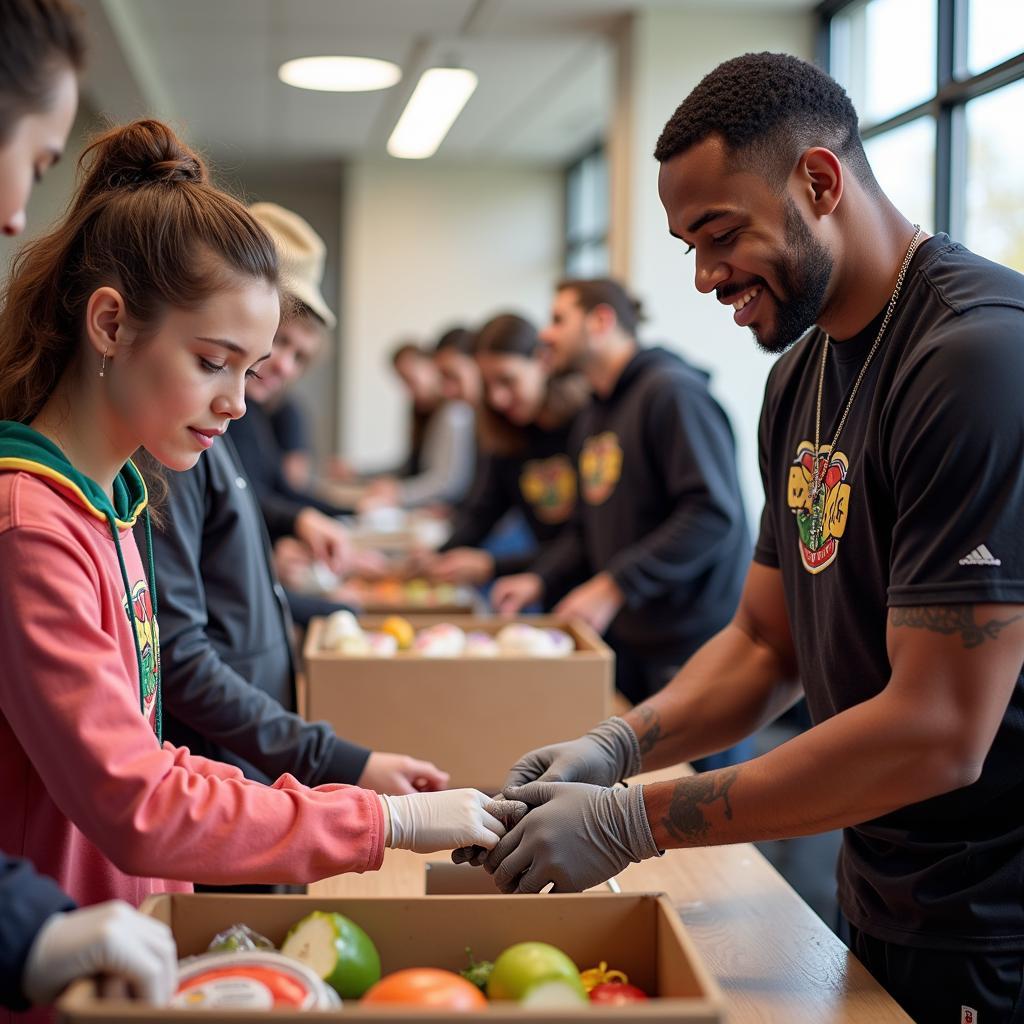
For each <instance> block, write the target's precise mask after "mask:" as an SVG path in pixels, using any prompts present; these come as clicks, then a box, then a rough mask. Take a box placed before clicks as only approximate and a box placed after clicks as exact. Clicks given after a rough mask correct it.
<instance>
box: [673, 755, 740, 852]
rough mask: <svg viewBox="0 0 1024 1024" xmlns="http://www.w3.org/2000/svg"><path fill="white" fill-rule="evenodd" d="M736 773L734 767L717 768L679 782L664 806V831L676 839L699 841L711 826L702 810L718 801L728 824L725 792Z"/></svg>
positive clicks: (729, 819)
mask: <svg viewBox="0 0 1024 1024" xmlns="http://www.w3.org/2000/svg"><path fill="white" fill-rule="evenodd" d="M738 774H739V769H738V768H721V769H719V770H718V771H715V772H708V773H707V774H706V775H696V776H694V777H693V778H689V779H680V781H679V782H677V783H676V788H675V791H674V792H673V793H672V799H671V801H670V802H669V805H668V814H667V815H666V816H665V817H664V818H662V819H661V823H662V825H664V826H665V831H666V832H668V834H669V835H670V836H673V837H674V838H676V839H680V840H683V841H686V840H688V839H699V838H700V837H701V836H704V835H706V834H707V832H708V830H709V829H710V828H711V824H710V822H709V821H708V819H707V818H706V817H705V815H704V811H703V810H702V808H704V807H709V806H710V805H712V804H714V803H717V802H718V801H719V800H721V801H722V803H723V805H724V807H725V811H724V813H725V817H726V819H727V820H728V821H732V804H731V803H730V801H729V790H730V788H731V787H732V784H733V783H734V782H735V781H736V776H737V775H738Z"/></svg>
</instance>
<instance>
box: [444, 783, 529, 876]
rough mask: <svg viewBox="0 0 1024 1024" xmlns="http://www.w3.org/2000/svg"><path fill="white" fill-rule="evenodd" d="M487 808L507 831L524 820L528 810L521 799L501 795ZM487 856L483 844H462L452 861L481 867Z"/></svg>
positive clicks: (453, 852) (487, 805)
mask: <svg viewBox="0 0 1024 1024" xmlns="http://www.w3.org/2000/svg"><path fill="white" fill-rule="evenodd" d="M485 809H486V810H487V811H488V812H489V813H490V814H493V815H494V816H495V817H496V818H497V819H498V821H500V822H501V823H502V825H504V826H505V831H506V832H510V831H511V830H512V829H513V828H515V827H516V825H518V824H519V822H520V821H522V819H523V815H524V814H525V813H526V810H527V808H526V804H524V803H523V802H522V801H521V800H502V799H501V798H500V797H495V798H494V799H493V800H491V801H489V802H488V803H487V804H486V805H485ZM486 856H487V850H486V849H485V848H484V847H483V846H460V847H459V848H458V849H457V850H452V861H453V862H454V863H455V864H472V865H473V866H474V867H480V865H481V864H483V862H484V858H485V857H486Z"/></svg>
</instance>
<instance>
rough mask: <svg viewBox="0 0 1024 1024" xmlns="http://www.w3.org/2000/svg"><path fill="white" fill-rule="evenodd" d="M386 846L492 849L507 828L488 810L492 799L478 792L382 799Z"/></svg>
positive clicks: (426, 850)
mask: <svg viewBox="0 0 1024 1024" xmlns="http://www.w3.org/2000/svg"><path fill="white" fill-rule="evenodd" d="M380 801H381V803H382V804H383V805H384V817H385V818H386V819H387V821H388V823H389V825H388V836H387V845H388V846H390V847H391V848H392V849H393V850H412V851H414V852H415V853H438V852H439V851H441V850H454V849H456V848H457V847H460V846H483V847H484V848H485V849H488V850H491V849H493V848H494V847H495V846H496V845H497V842H498V840H499V839H500V838H501V837H502V836H503V835H504V834H505V826H504V825H502V823H501V822H500V821H499V820H498V819H497V818H496V817H495V816H494V815H493V814H492V813H491V812H490V811H489V810H488V809H487V805H488V804H489V803H490V802H491V798H490V797H489V796H487V795H486V794H484V793H481V792H480V791H479V790H476V789H446V790H444V791H443V792H440V793H414V794H412V795H411V796H383V795H380Z"/></svg>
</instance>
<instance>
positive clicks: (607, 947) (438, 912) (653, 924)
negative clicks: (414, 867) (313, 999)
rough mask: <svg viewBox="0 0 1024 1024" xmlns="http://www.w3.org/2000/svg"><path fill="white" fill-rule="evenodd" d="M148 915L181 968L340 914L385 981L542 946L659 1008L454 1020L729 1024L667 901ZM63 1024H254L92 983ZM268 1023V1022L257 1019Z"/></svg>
mask: <svg viewBox="0 0 1024 1024" xmlns="http://www.w3.org/2000/svg"><path fill="white" fill-rule="evenodd" d="M143 910H144V911H145V912H146V913H148V914H151V915H152V916H153V917H156V918H158V919H159V920H161V921H164V922H165V923H166V924H168V925H169V926H170V928H171V930H172V931H173V933H174V937H175V940H176V941H177V943H178V953H179V955H180V956H190V955H192V954H195V953H201V952H203V951H204V950H205V949H206V946H207V944H208V943H209V941H210V939H211V938H213V936H214V935H215V934H216V933H217V932H219V931H221V930H222V929H224V928H227V927H228V926H230V925H232V924H236V923H238V922H244V923H245V924H247V925H249V926H250V927H252V928H255V929H256V931H258V932H261V933H262V934H264V935H266V936H267V937H268V938H269V939H270V940H271V941H272V942H274V943H276V944H278V945H280V943H281V942H282V941H283V939H284V937H285V934H286V933H287V931H288V929H289V928H290V927H291V926H292V925H293V924H294V923H295V922H296V921H298V920H299V919H300V918H302V917H303V916H305V915H306V914H308V913H309V912H310V911H312V910H336V911H338V912H340V913H342V914H345V915H346V916H347V917H350V918H351V919H352V920H353V921H356V922H357V923H358V924H360V925H361V926H362V927H363V928H364V929H365V930H366V931H367V933H368V934H369V935H370V937H371V938H372V939H373V940H374V942H375V943H376V945H377V948H378V950H379V951H380V955H381V964H382V969H383V972H384V973H385V974H388V973H390V972H392V971H397V970H401V969H402V968H404V967H442V968H445V969H447V970H452V971H459V970H462V968H464V967H465V966H466V946H471V947H472V949H473V954H474V956H475V957H476V958H477V959H489V960H492V959H494V958H495V957H496V956H497V955H498V954H499V953H500V952H501V951H502V950H503V949H505V948H506V947H508V946H511V945H512V944H513V943H516V942H524V941H528V940H540V941H543V942H549V943H551V944H552V945H554V946H557V947H558V948H559V949H561V950H563V951H564V952H565V953H567V954H568V955H569V956H570V957H571V958H572V959H573V961H574V962H575V963H576V965H577V966H578V967H580V968H581V969H582V968H586V967H592V966H594V965H596V964H598V963H599V962H600V961H602V960H605V961H607V962H608V964H609V965H611V966H614V967H616V968H618V969H620V970H624V971H625V972H626V973H627V974H628V975H629V980H630V982H631V983H633V984H635V985H639V986H640V987H641V988H642V989H644V991H646V992H648V993H649V994H651V995H657V996H658V997H660V998H656V999H651V1000H648V1001H646V1002H642V1003H637V1004H633V1005H631V1006H626V1007H616V1008H604V1007H596V1006H595V1007H581V1008H580V1009H579V1010H558V1011H545V1012H543V1013H539V1012H537V1011H529V1010H522V1009H519V1008H518V1007H517V1006H516V1005H515V1004H514V1003H492V1004H491V1005H490V1006H489V1007H488V1009H487V1010H482V1011H479V1012H476V1013H467V1014H458V1019H459V1020H464V1019H465V1020H473V1019H482V1020H487V1021H488V1022H491V1024H513V1022H516V1024H524V1022H527V1021H534V1022H539V1021H553V1022H582V1021H589V1020H608V1021H619V1022H620V1024H629V1022H648V1021H687V1022H690V1024H694V1022H701V1024H716V1022H720V1021H722V1020H723V1019H724V1011H723V1000H722V996H721V993H720V992H719V989H718V987H717V985H716V984H715V982H714V981H713V980H712V978H711V976H710V975H709V974H708V972H707V970H706V969H705V968H704V966H703V965H702V964H701V962H700V959H699V957H698V955H697V953H696V950H695V948H694V946H693V943H692V942H691V940H690V938H689V936H688V935H687V934H686V929H685V928H684V926H683V924H682V922H681V921H680V920H679V917H678V915H677V914H676V913H675V911H674V910H673V908H672V904H671V903H670V902H669V900H668V897H666V896H665V895H664V894H660V893H658V894H655V893H629V894H618V895H616V894H611V893H607V894H595V895H592V894H590V893H583V894H579V895H549V896H515V897H508V896H435V897H431V898H429V899H427V898H419V899H389V898H378V899H320V898H318V897H312V896H229V895H185V894H176V895H161V896H154V897H151V898H150V899H149V900H147V901H146V903H145V904H144V905H143ZM58 1009H59V1014H60V1019H61V1020H63V1021H65V1022H66V1024H85V1022H93V1024H95V1022H99V1021H116V1022H118V1024H152V1022H154V1021H179V1022H182V1024H184V1022H186V1021H192V1022H194V1024H210V1022H213V1021H243V1020H247V1021H252V1020H255V1019H257V1015H256V1014H253V1013H252V1012H251V1011H233V1012H225V1011H216V1012H215V1011H203V1010H170V1009H155V1008H152V1007H143V1006H139V1005H138V1004H133V1003H128V1002H125V1001H123V1000H115V1001H111V1000H101V999H99V997H98V995H97V990H96V985H95V983H94V982H92V981H83V982H78V983H76V984H75V985H73V986H72V987H71V988H70V989H69V990H68V992H67V994H66V995H65V996H64V997H63V998H62V999H61V1001H60V1003H59V1004H58ZM260 1016H262V1015H260ZM265 1016H266V1018H267V1019H268V1020H273V1021H276V1022H278V1024H301V1022H302V1021H308V1020H317V1019H324V1018H331V1019H337V1020H348V1021H363V1022H367V1021H375V1022H377V1024H398V1022H402V1024H409V1022H410V1021H416V1020H446V1019H447V1020H451V1019H453V1015H452V1013H451V1012H450V1011H424V1010H410V1009H408V1008H402V1007H395V1009H394V1010H390V1009H387V1008H383V1007H381V1008H374V1009H373V1010H371V1009H369V1008H366V1009H364V1008H362V1007H360V1005H359V1003H356V1002H351V1001H350V1002H348V1003H347V1004H346V1005H345V1006H344V1007H343V1008H342V1009H341V1010H335V1011H306V1012H302V1013H293V1012H286V1011H268V1012H267V1013H266V1015H265Z"/></svg>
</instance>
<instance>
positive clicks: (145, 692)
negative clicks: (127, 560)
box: [124, 580, 160, 720]
mask: <svg viewBox="0 0 1024 1024" xmlns="http://www.w3.org/2000/svg"><path fill="white" fill-rule="evenodd" d="M124 611H125V615H127V616H128V621H129V624H130V623H131V619H132V614H133V613H134V617H135V631H136V633H137V635H138V638H139V653H140V655H141V657H142V702H143V714H144V716H145V717H146V719H147V720H148V719H149V716H150V715H151V714H152V713H153V704H154V703H155V701H156V686H157V680H158V679H159V678H160V632H159V629H158V628H157V624H156V619H155V618H154V616H153V604H152V602H151V601H150V598H149V587H148V585H147V584H146V581H145V580H139V581H138V582H137V583H136V584H135V585H134V586H133V587H132V608H131V611H129V609H128V605H127V602H125V604H124Z"/></svg>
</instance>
